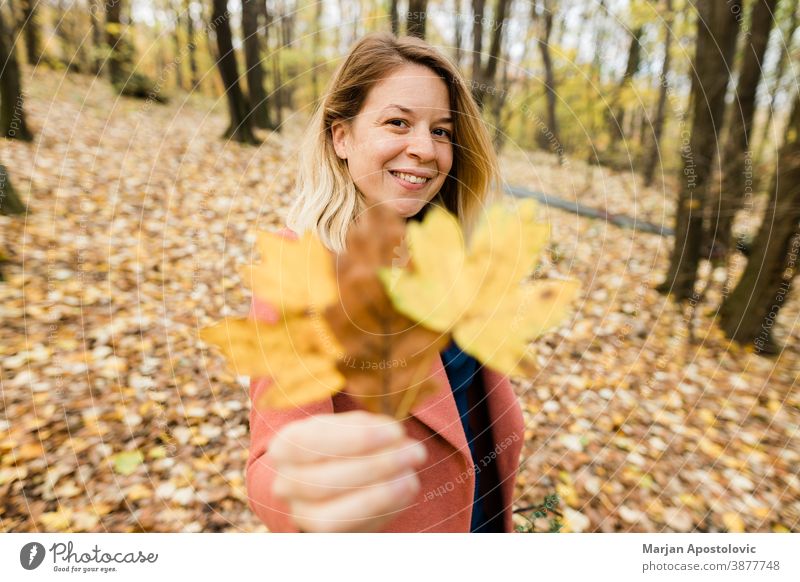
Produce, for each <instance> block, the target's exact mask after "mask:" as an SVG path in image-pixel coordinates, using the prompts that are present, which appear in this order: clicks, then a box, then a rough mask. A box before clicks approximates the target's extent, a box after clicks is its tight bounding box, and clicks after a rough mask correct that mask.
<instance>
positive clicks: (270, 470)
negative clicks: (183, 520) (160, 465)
mask: <svg viewBox="0 0 800 582" xmlns="http://www.w3.org/2000/svg"><path fill="white" fill-rule="evenodd" d="M281 234H283V235H284V236H287V237H289V238H295V237H294V236H292V235H293V234H294V233H291V231H288V232H287V231H282V232H281ZM295 236H296V235H295ZM250 316H251V317H253V318H255V319H257V320H259V321H263V322H265V323H277V321H278V313H277V311H276V310H275V309H274V307H272V306H271V305H269V304H267V303H264V302H262V301H259V300H258V299H256V298H253V305H252V309H251V311H250ZM270 384H271V381H270V379H269V378H252V379H251V381H250V452H249V455H248V459H247V474H246V482H247V498H248V502H249V504H250V508H251V509H252V510H253V512H254V513H255V514H256V515H257V516H258V517H259V519H261V521H262V522H264V524H265V525H266V526H267V527H268V528H269V530H270V531H273V532H297V531H298V528H297V526H296V525H295V523H294V522H293V520H292V517H291V514H290V512H289V507H288V506H287V505H286V503H284V502H283V501H281V500H279V499H277V498H276V497H275V496H274V495H273V494H272V483H273V481H274V480H275V475H276V472H275V469H274V466H273V464H272V461H271V459H270V457H269V452H268V449H269V445H270V442H271V441H272V438H273V437H274V436H275V433H277V432H278V431H280V429H281V428H283V427H284V426H285V425H286V424H288V423H290V422H292V421H295V420H300V419H302V418H307V417H308V416H311V415H314V414H324V413H329V412H333V402H332V400H331V399H326V400H324V401H321V402H315V403H313V404H310V405H308V406H304V407H300V408H292V409H290V410H259V409H258V408H257V407H256V402H258V398H259V396H260V395H261V394H262V393H263V391H264V390H267V389H269V386H270Z"/></svg>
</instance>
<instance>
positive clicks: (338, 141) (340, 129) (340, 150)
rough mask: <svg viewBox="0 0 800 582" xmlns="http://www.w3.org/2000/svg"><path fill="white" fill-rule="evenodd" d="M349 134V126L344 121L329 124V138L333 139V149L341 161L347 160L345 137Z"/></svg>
mask: <svg viewBox="0 0 800 582" xmlns="http://www.w3.org/2000/svg"><path fill="white" fill-rule="evenodd" d="M349 133H350V126H349V124H348V123H347V122H346V121H344V120H341V119H340V120H337V121H334V122H333V123H332V124H331V137H332V138H333V149H334V150H336V155H337V156H339V157H340V158H341V159H343V160H346V159H347V136H348V134H349Z"/></svg>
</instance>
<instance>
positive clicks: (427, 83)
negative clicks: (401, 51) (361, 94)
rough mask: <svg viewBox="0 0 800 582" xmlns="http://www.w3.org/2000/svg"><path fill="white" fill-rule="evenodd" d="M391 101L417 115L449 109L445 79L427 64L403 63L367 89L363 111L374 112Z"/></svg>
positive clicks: (448, 94) (447, 110)
mask: <svg viewBox="0 0 800 582" xmlns="http://www.w3.org/2000/svg"><path fill="white" fill-rule="evenodd" d="M392 104H395V105H400V106H401V107H405V108H407V109H412V110H413V111H414V113H417V114H419V115H426V114H428V113H430V114H435V115H440V114H443V113H447V112H449V111H450V92H449V90H448V88H447V84H446V83H445V82H444V80H443V79H442V78H441V77H439V76H438V75H437V74H436V73H435V72H434V71H432V70H431V69H429V68H428V67H423V66H421V65H403V66H402V67H399V68H397V69H395V70H394V71H392V72H391V73H390V74H389V75H387V76H386V77H384V78H383V79H381V80H380V81H378V82H377V83H376V84H375V85H374V86H373V87H372V89H370V91H369V92H368V93H367V99H366V101H365V103H364V111H371V112H374V113H377V112H379V111H380V110H382V109H383V108H385V107H388V106H389V105H392ZM395 111H396V110H395Z"/></svg>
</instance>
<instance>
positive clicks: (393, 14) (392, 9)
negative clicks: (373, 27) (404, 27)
mask: <svg viewBox="0 0 800 582" xmlns="http://www.w3.org/2000/svg"><path fill="white" fill-rule="evenodd" d="M397 10H398V6H397V0H389V21H390V22H391V24H392V34H393V35H395V36H397V35H399V34H400V16H399V15H398V14H397Z"/></svg>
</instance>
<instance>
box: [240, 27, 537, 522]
mask: <svg viewBox="0 0 800 582" xmlns="http://www.w3.org/2000/svg"><path fill="white" fill-rule="evenodd" d="M497 179H498V170H497V160H496V155H495V153H494V151H493V149H492V145H491V141H490V139H489V135H488V132H487V130H486V128H485V127H484V125H483V122H482V120H481V117H480V112H479V111H478V108H477V106H476V105H475V103H474V101H473V99H472V96H471V95H470V92H469V90H468V88H467V86H466V84H465V82H464V79H463V78H462V76H461V74H460V72H459V71H458V70H457V69H456V67H455V66H454V65H453V64H452V63H451V62H450V61H449V60H448V59H447V58H446V57H444V56H443V55H442V54H441V53H439V52H438V51H437V50H436V49H434V48H433V47H431V46H430V45H428V44H427V43H425V42H424V41H422V40H419V39H416V38H409V37H404V38H395V37H394V36H392V35H390V34H373V35H369V36H366V37H364V38H363V39H361V40H360V41H359V42H358V43H356V44H355V45H354V46H353V48H352V49H351V51H350V53H349V54H348V56H347V58H346V59H345V61H344V62H343V64H342V65H341V66H340V67H339V69H338V71H337V72H336V73H335V75H334V77H333V79H332V81H331V84H330V87H329V89H328V90H327V93H326V95H325V97H324V99H323V102H322V104H321V106H320V107H319V109H318V110H317V112H316V113H315V115H314V118H313V120H312V122H311V128H310V132H309V133H308V135H307V139H306V143H305V144H304V147H303V149H302V152H301V157H300V168H299V175H298V180H299V194H298V199H297V201H296V203H295V205H294V207H293V208H292V209H291V211H290V214H289V220H288V224H289V227H290V228H291V229H292V230H293V231H294V232H295V233H302V232H305V231H307V230H311V231H313V232H315V233H316V234H317V235H318V236H319V238H320V239H321V240H322V241H323V243H324V244H325V245H326V246H327V247H328V248H330V249H331V250H334V251H340V250H342V249H343V247H344V241H345V237H346V234H347V230H348V227H349V226H350V225H352V224H353V223H354V221H356V220H358V216H359V213H360V212H361V210H362V209H363V208H364V207H366V206H369V205H371V204H388V205H389V206H390V207H391V208H392V209H394V210H395V211H396V212H397V213H398V214H400V215H401V216H403V217H406V218H409V219H418V218H419V217H420V216H422V214H423V213H424V212H425V209H426V208H427V207H429V205H431V204H438V205H441V206H443V207H445V208H447V209H448V210H450V211H451V212H452V213H453V214H455V215H456V216H457V217H458V220H459V221H460V222H461V224H462V226H463V228H464V230H465V232H466V233H469V232H470V229H471V227H472V226H473V224H474V223H475V221H476V219H477V218H478V217H479V214H480V212H481V210H482V208H483V207H484V206H485V205H486V204H487V203H488V202H490V200H491V199H492V198H493V197H494V194H493V188H494V187H495V185H496V183H497ZM290 235H291V234H290ZM253 316H254V317H256V318H259V319H262V320H265V321H275V319H276V314H275V312H274V310H273V309H272V308H271V307H270V306H268V305H265V304H263V303H260V302H258V301H255V302H254V305H253ZM441 355H442V357H441V360H439V361H437V362H436V363H435V365H434V367H433V369H432V370H431V375H432V377H434V378H436V379H437V380H438V382H439V384H440V390H439V391H438V393H436V394H435V395H434V396H432V397H430V398H429V399H428V400H425V401H424V402H422V403H421V404H420V405H418V406H417V407H416V408H415V409H413V410H412V411H411V415H410V416H409V418H408V419H406V420H404V421H403V422H396V421H394V420H392V419H390V418H388V417H385V416H380V415H374V414H370V413H367V412H365V411H362V410H359V407H358V405H357V404H356V403H355V402H354V401H353V400H352V399H351V398H349V397H348V396H347V394H344V393H341V394H337V395H336V396H334V397H333V398H331V399H329V400H327V401H324V402H318V403H315V404H313V405H310V406H306V407H303V408H298V409H293V410H290V411H280V412H276V411H264V410H256V408H255V407H253V409H252V412H251V417H250V429H251V446H250V457H249V460H248V464H247V489H248V495H249V499H250V505H251V507H252V509H253V511H255V513H256V514H257V515H258V516H259V517H260V518H261V519H262V520H263V521H264V523H265V524H266V525H267V526H268V527H269V529H270V530H271V531H275V532H291V531H307V532H331V531H391V532H470V531H473V532H490V531H491V532H502V531H511V528H512V522H511V505H512V497H513V492H514V484H515V480H516V472H517V465H518V459H519V454H520V450H521V448H522V437H523V429H524V427H523V420H522V413H521V410H520V407H519V404H518V402H517V399H516V397H515V395H514V393H513V391H512V389H511V386H510V384H509V382H508V380H507V379H506V378H505V377H503V376H502V375H500V374H497V373H494V372H492V371H491V370H489V369H486V368H482V367H480V364H479V363H478V362H477V361H476V360H475V359H474V358H472V357H471V356H468V355H466V354H465V353H463V352H461V350H460V349H459V348H458V346H457V345H456V344H454V343H451V345H450V346H449V347H448V348H447V349H446V350H445V351H444V352H442V354H441ZM267 389H269V381H268V380H266V379H254V380H253V381H252V382H251V386H250V398H251V400H252V401H253V402H255V401H257V399H258V397H259V395H260V394H261V392H262V391H263V390H267Z"/></svg>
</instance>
